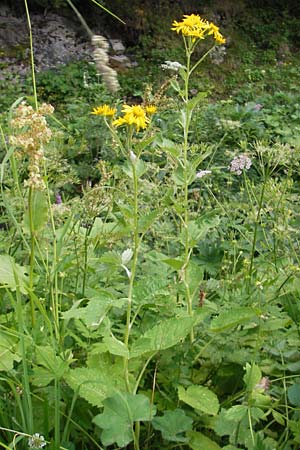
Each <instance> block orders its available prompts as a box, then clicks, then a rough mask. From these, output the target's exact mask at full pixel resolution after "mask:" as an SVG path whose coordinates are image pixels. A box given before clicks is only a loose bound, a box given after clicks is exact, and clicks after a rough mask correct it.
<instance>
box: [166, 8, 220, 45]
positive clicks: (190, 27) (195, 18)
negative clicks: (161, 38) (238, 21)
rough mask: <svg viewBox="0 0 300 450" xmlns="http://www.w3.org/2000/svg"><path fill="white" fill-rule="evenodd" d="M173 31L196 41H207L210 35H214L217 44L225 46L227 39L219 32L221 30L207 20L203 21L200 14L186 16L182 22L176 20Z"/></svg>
mask: <svg viewBox="0 0 300 450" xmlns="http://www.w3.org/2000/svg"><path fill="white" fill-rule="evenodd" d="M172 25H173V26H172V28H171V30H173V31H176V32H177V33H178V34H179V33H181V34H182V35H183V36H190V37H192V38H193V40H195V39H205V38H206V37H207V36H208V35H211V34H212V35H213V37H214V39H215V41H216V43H217V44H224V43H225V39H224V37H223V36H222V34H221V33H220V32H219V28H218V27H217V26H216V25H214V24H213V23H211V22H208V20H206V19H202V18H201V17H200V16H199V14H190V15H184V16H183V19H182V21H181V22H177V20H174V22H173V24H172Z"/></svg>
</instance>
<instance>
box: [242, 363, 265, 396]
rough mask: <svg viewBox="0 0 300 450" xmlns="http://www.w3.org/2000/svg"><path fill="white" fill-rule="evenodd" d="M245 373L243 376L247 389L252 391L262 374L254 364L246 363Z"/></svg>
mask: <svg viewBox="0 0 300 450" xmlns="http://www.w3.org/2000/svg"><path fill="white" fill-rule="evenodd" d="M245 370H246V373H245V375H244V377H243V380H244V383H245V385H246V387H247V391H250V392H251V391H253V389H254V388H255V386H256V385H257V384H258V383H259V382H260V380H261V377H262V374H261V370H260V368H259V367H258V366H257V365H256V364H254V363H253V364H251V365H250V364H248V363H247V364H246V367H245Z"/></svg>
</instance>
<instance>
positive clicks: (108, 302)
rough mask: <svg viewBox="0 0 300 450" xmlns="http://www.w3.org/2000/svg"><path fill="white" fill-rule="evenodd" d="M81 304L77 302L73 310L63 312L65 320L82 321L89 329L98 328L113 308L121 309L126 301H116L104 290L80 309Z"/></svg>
mask: <svg viewBox="0 0 300 450" xmlns="http://www.w3.org/2000/svg"><path fill="white" fill-rule="evenodd" d="M81 302H82V301H78V302H76V303H75V304H74V305H73V306H72V307H71V309H69V310H68V311H65V312H63V313H62V317H63V319H65V320H70V319H81V320H83V321H84V322H85V324H86V325H87V326H88V327H98V326H99V325H101V323H102V322H103V320H104V319H105V317H106V315H107V312H108V311H109V310H110V309H111V308H112V307H115V308H121V307H123V305H124V304H125V300H121V299H116V298H115V297H114V296H113V295H112V294H111V293H109V292H106V291H104V290H103V292H99V295H98V296H97V297H93V298H91V299H90V300H89V301H88V304H87V306H85V307H79V305H80V303H81Z"/></svg>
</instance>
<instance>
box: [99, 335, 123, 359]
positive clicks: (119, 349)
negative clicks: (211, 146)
mask: <svg viewBox="0 0 300 450" xmlns="http://www.w3.org/2000/svg"><path fill="white" fill-rule="evenodd" d="M103 342H104V344H106V347H107V350H108V351H109V353H111V354H112V355H117V356H123V357H125V358H129V351H128V348H127V347H126V345H125V344H124V342H122V341H119V340H118V339H116V338H115V337H111V336H105V337H104V339H103Z"/></svg>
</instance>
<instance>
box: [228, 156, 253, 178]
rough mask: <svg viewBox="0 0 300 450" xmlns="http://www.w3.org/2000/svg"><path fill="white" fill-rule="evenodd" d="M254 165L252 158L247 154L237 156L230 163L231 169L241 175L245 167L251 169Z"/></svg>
mask: <svg viewBox="0 0 300 450" xmlns="http://www.w3.org/2000/svg"><path fill="white" fill-rule="evenodd" d="M251 165H252V161H251V159H250V158H249V157H248V156H246V155H240V156H235V157H234V158H233V160H232V161H231V163H230V166H229V170H230V172H234V173H236V174H237V175H241V174H242V171H243V170H244V169H246V170H248V169H250V167H251Z"/></svg>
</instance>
